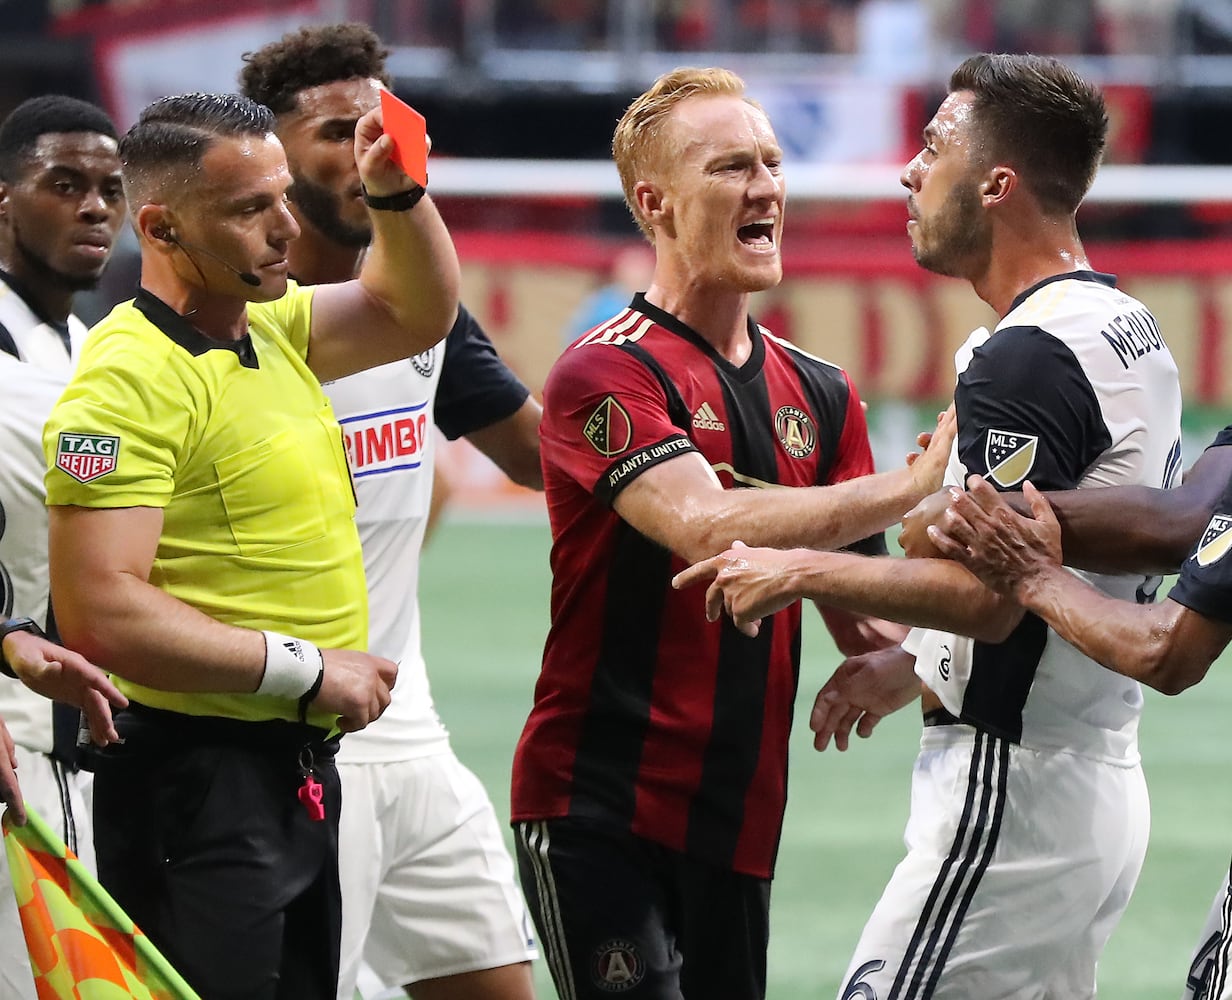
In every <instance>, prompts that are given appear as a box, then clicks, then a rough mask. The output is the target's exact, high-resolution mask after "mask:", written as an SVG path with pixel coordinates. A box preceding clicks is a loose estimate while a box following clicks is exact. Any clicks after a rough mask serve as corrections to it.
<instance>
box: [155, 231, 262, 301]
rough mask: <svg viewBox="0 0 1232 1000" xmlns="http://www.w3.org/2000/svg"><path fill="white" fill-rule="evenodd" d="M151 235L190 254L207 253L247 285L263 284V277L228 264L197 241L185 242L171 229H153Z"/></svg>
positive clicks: (255, 286)
mask: <svg viewBox="0 0 1232 1000" xmlns="http://www.w3.org/2000/svg"><path fill="white" fill-rule="evenodd" d="M150 235H151V236H153V237H154V239H156V240H162V241H163V242H164V243H171V244H173V245H175V246H177V247H179V248H180V249H181V250H183V251H184V253H186V254H189V251H191V252H192V253H203V254H205V255H206V256H207V257H209V258H211V259H213V260H215V261H217V262H218V263H219V264H221V265H222V266H223V267H225V268H226V269H227V270H228V271H231V272H232V273H234V274H235V276H236V277H237V278H239V279H240V281H242V282H243V283H244V284H245V285H251V286H252V287H253V288H257V287H259V286H260V284H261V279H260V278H258V277H257V276H256V275H255V274H253V273H252V272H251V271H241V270H240V269H239V268H238V267H236V266H235V265H234V264H228V263H227V262H226V261H225V260H223V259H222V258H221V257H219V256H218V254H216V253H214V251H213V250H207V249H206V248H205V247H202V246H197V245H196V244H195V243H185V242H184V241H183V240H182V239H180V238H179V237H178V236H176V235H175V233H173V232H172V231H171V230H170V229H153V230H151V231H150ZM189 259H191V254H189Z"/></svg>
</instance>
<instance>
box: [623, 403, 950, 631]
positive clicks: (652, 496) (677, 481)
mask: <svg viewBox="0 0 1232 1000" xmlns="http://www.w3.org/2000/svg"><path fill="white" fill-rule="evenodd" d="M953 440H954V416H953V410H952V408H951V410H947V411H946V413H944V414H942V416H941V418H940V420H939V422H938V425H937V429H936V431H935V432H934V433H933V435H932V439H931V441H930V442H929V445H928V448H927V450H926V451H925V452H924V453H923V454H922V455H920V456H919V458H918V459H917V460H916V461H915V462H913V463H912V464H911V465H910V466H904V467H903V468H901V469H894V470H892V471H889V472H881V473H877V474H876V475H871V476H862V477H860V478H859V479H848V480H845V481H844V482H841V483H834V484H833V485H830V486H811V487H804V488H799V489H761V490H755V489H736V490H725V489H723V487H722V485H721V484H720V483H719V480H718V477H717V476H716V475H715V474H714V471H713V470H712V469H711V468H710V466H709V465H708V464H707V463H706V460H705V459H704V458H702V456H701V455H700V454H698V453H696V452H688V453H685V454H681V455H679V456H677V457H675V458H672V459H670V460H668V461H665V462H661V463H660V464H658V465H656V466H654V467H653V468H650V469H648V470H646V471H645V472H643V473H641V474H640V475H639V476H638V477H637V478H636V479H635V480H634V481H633V482H632V483H630V484H629V485H628V486H626V487H625V488H624V489H623V490H622V491H621V492H620V493H619V494H618V495H617V496H616V499H615V501H614V503H613V506H614V507H615V510H616V513H618V514H619V515H620V516H621V517H622V518H624V520H625V521H627V522H628V523H629V524H631V525H632V526H633V527H634V528H636V529H637V530H638V531H640V532H641V533H642V534H643V535H646V536H647V537H649V538H651V539H653V540H654V541H656V542H658V543H659V544H661V545H663V546H664V547H666V548H669V549H671V550H672V551H673V552H675V553H676V554H677V555H679V556H681V557H682V558H684V559H687V560H689V561H690V562H696V561H698V560H700V559H706V558H708V557H710V556H713V555H714V554H715V553H717V552H722V551H723V550H724V549H726V548H728V547H729V546H730V545H731V544H732V543H733V542H734V541H735V540H736V539H742V540H743V541H745V542H747V543H748V544H749V545H759V546H775V547H779V548H787V547H790V546H793V545H802V546H807V547H809V548H816V549H830V548H839V547H841V546H843V545H850V544H851V543H852V542H857V541H859V540H860V539H862V538H867V537H868V536H869V535H873V534H876V533H877V532H878V531H883V530H884V529H885V528H887V527H889V526H890V525H891V524H893V523H894V522H895V521H897V520H898V519H899V518H900V517H902V516H903V514H904V513H906V512H907V511H908V510H910V509H911V508H912V507H913V506H914V505H915V504H916V503H917V502H918V501H919V500H920V499H921V498H922V497H924V496H926V495H928V494H929V493H932V492H933V491H934V490H936V489H937V487H938V486H939V485H940V483H941V478H942V476H943V475H944V471H945V464H946V462H947V460H948V458H949V453H950V445H951V444H952V443H953ZM857 610H859V609H857Z"/></svg>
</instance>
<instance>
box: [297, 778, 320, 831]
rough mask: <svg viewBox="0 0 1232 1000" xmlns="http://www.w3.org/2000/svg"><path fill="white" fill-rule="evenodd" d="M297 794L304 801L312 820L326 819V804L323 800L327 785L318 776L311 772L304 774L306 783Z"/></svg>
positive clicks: (317, 821)
mask: <svg viewBox="0 0 1232 1000" xmlns="http://www.w3.org/2000/svg"><path fill="white" fill-rule="evenodd" d="M295 794H296V796H297V797H298V798H299V800H300V802H302V803H303V805H304V810H305V812H307V813H308V818H309V819H310V820H312V821H313V822H315V823H319V822H321V821H322V820H324V819H325V804H324V802H322V799H323V798H324V797H325V787H324V786H323V785H322V784H321V783H320V782H319V781H317V779H316V778H314V777H313V776H312V775H311V774H306V775H304V783H303V784H302V785H300V787H299V791H298V792H296V793H295Z"/></svg>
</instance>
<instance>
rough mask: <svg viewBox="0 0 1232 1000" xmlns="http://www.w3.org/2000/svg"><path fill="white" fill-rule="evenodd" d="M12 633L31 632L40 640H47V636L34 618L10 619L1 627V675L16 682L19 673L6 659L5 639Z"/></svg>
mask: <svg viewBox="0 0 1232 1000" xmlns="http://www.w3.org/2000/svg"><path fill="white" fill-rule="evenodd" d="M10 632H29V633H30V634H31V635H37V636H38V637H39V638H40V639H46V638H47V636H46V635H44V634H43V630H42V629H41V628H39V626H38V622H36V621H35V620H34V619H33V618H8V619H6V620H5V622H4V624H3V625H0V674H4V675H5V676H6V677H12V678H13V679H14V680H16V679H17V671H16V670H14V669H13V668H12V667H10V666H9V661H8V660H6V659H5V658H4V637H5V636H6V635H8V634H9V633H10Z"/></svg>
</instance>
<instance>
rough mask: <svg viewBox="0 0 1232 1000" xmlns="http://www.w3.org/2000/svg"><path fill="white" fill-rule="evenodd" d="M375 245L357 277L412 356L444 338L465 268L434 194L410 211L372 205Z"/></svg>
mask: <svg viewBox="0 0 1232 1000" xmlns="http://www.w3.org/2000/svg"><path fill="white" fill-rule="evenodd" d="M368 215H369V217H370V218H371V220H372V236H373V239H372V246H371V247H370V249H369V251H368V254H367V256H366V257H365V258H364V264H363V267H362V268H361V269H360V272H359V281H360V284H361V285H362V286H363V288H364V290H365V291H366V292H367V293H368V295H369V296H370V298H371V299H372V301H373V303H374V306H375V307H377V308H379V309H382V310H384V311H385V313H387V315H388V317H389V318H390V319H391V320H392V322H393V324H394V325H395V326H396V327H397V328H398V329H399V331H400V336H401V346H402V349H403V350H404V351H405V353H404V354H403V355H402V357H410V356H412V355H414V354H419V353H421V352H423V351H426V350H427V349H428V348H430V347H431V346H432V345H433V344H436V343H437V342H438V341H440V340H442V339H443V338H444V337H445V335H446V334H447V333H448V332H449V330H450V328H451V327H452V326H453V323H454V320H455V319H456V318H457V313H458V295H459V288H460V286H461V271H460V269H459V265H458V255H457V253H456V251H455V250H454V246H453V240H452V239H451V238H450V236H449V231H448V230H447V229H446V228H445V223H444V222H443V221H442V219H441V216H440V213H439V212H437V210H436V206H435V205H434V204H433V203H432V199H431V198H430V197H429V196H427V195H425V196H424V197H423V199H422V200H421V201H420V202H419V204H418V205H416V206H415V207H414V208H412V209H410V210H408V211H370V212H369V213H368Z"/></svg>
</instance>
